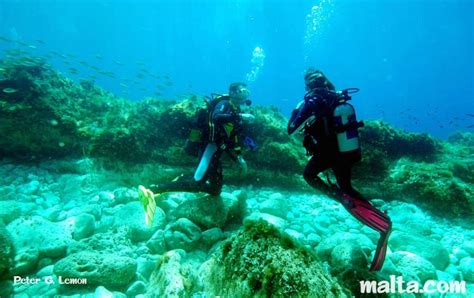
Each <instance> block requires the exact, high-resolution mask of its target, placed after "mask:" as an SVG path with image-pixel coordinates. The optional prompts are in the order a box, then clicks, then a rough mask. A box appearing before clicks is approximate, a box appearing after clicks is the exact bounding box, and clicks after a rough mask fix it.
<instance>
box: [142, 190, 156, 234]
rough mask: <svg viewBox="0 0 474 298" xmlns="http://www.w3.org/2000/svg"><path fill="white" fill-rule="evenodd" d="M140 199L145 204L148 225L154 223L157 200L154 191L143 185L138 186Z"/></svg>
mask: <svg viewBox="0 0 474 298" xmlns="http://www.w3.org/2000/svg"><path fill="white" fill-rule="evenodd" d="M138 199H139V200H140V202H141V203H142V205H143V209H144V210H145V223H146V225H147V226H148V227H151V225H152V224H153V218H154V216H155V208H156V201H155V195H154V194H153V192H152V191H151V190H149V189H147V188H145V187H144V186H143V185H140V186H138Z"/></svg>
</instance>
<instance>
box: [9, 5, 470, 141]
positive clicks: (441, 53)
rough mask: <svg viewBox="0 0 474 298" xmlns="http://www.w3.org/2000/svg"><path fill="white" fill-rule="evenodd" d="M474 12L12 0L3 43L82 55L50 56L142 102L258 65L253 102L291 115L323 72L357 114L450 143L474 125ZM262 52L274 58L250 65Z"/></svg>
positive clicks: (216, 84) (201, 87)
mask: <svg viewBox="0 0 474 298" xmlns="http://www.w3.org/2000/svg"><path fill="white" fill-rule="evenodd" d="M473 11H474V1H470V0H449V1H448V0H447V1H440V0H411V1H409V0H402V1H395V0H393V1H392V0H362V1H356V0H345V1H343V0H333V1H330V0H324V1H315V0H240V1H237V0H234V1H228V0H213V1H211V0H206V1H204V0H194V1H192V0H155V1H143V0H140V1H132V0H118V1H111V0H109V1H106V0H95V1H93V0H83V1H80V0H56V1H53V0H37V1H34V0H24V1H15V0H3V1H0V36H3V37H6V38H9V39H13V40H16V41H24V42H27V43H29V44H31V45H34V47H29V48H28V50H29V51H31V52H32V53H36V54H37V55H44V54H48V53H50V52H51V51H56V52H59V53H63V54H68V55H74V56H66V57H63V58H60V59H58V58H57V57H56V58H52V59H51V64H53V66H54V67H56V68H57V69H59V70H61V71H63V72H65V74H66V75H68V76H70V77H71V78H74V79H78V78H81V77H87V75H89V74H92V73H94V72H95V71H94V70H92V69H90V68H86V67H84V66H83V65H81V64H80V63H79V61H81V60H84V61H86V62H87V63H89V64H92V65H94V66H97V67H98V68H100V69H103V70H105V71H112V72H114V73H115V76H116V78H109V77H105V76H101V75H97V78H96V82H97V83H98V84H99V85H100V86H102V87H104V88H105V89H107V90H110V91H112V92H114V93H116V94H117V95H119V96H123V97H127V98H131V99H133V100H140V99H142V98H144V97H146V96H154V93H156V92H159V93H161V94H162V95H161V96H162V97H166V98H179V97H180V95H183V94H186V93H189V92H197V93H200V94H208V93H211V92H226V91H227V86H228V85H229V83H230V82H233V81H245V79H246V75H247V74H249V72H251V70H252V69H254V70H255V69H257V70H258V71H257V72H256V73H255V76H254V80H253V81H252V82H249V85H250V86H251V89H252V99H253V101H254V103H256V104H263V105H269V104H272V105H275V106H277V107H278V108H280V109H281V111H282V112H283V113H284V114H286V115H289V114H290V112H291V109H292V108H293V106H294V105H295V104H296V103H297V101H299V100H301V98H302V96H303V95H304V86H303V80H302V76H303V72H304V70H305V68H307V67H308V66H315V67H317V68H319V69H321V70H323V71H324V72H325V73H326V75H327V76H328V77H329V78H330V80H331V81H332V82H333V83H334V84H335V85H336V87H337V88H339V89H341V88H345V87H359V88H360V89H361V92H360V93H358V94H357V95H355V96H354V102H353V103H354V104H355V105H356V108H357V111H358V116H359V118H362V119H383V120H385V121H387V122H389V123H391V124H393V125H395V126H397V127H400V128H404V129H407V130H409V131H416V132H428V133H430V134H433V135H435V136H438V137H442V138H444V137H447V136H448V135H449V134H451V133H452V132H454V131H456V130H465V131H473V129H474V128H472V127H469V126H471V125H473V124H474V117H472V116H468V115H466V114H474V87H473V86H474V59H473V53H474V29H473V28H474V18H473V14H472V12H473ZM313 27H314V28H313ZM36 40H41V41H43V42H44V43H42V42H38V41H36ZM12 47H21V45H18V44H16V43H10V44H7V43H4V42H3V43H2V42H0V51H2V50H5V49H6V48H12ZM35 47H36V48H35ZM256 47H260V48H261V49H263V52H264V55H265V58H264V59H261V60H260V61H255V60H256V59H254V63H252V53H253V51H254V49H255V48H256ZM97 56H98V57H97ZM257 60H258V59H257ZM262 60H263V65H262V64H261V62H262ZM65 62H67V63H69V64H65ZM69 67H74V68H77V69H78V70H79V74H77V75H74V74H69V73H67V69H68V68H69ZM141 69H145V70H147V71H149V72H151V73H153V74H156V75H159V76H160V77H159V78H158V77H152V76H148V75H147V74H146V75H140V77H141V78H140V77H139V78H137V77H136V74H137V72H140V70H141ZM142 74H143V71H142ZM164 76H168V77H169V78H168V77H164ZM128 79H130V80H128ZM133 81H136V82H135V83H133ZM157 84H160V86H158V87H157V86H156V85H157ZM157 89H159V90H157ZM125 92H128V93H125Z"/></svg>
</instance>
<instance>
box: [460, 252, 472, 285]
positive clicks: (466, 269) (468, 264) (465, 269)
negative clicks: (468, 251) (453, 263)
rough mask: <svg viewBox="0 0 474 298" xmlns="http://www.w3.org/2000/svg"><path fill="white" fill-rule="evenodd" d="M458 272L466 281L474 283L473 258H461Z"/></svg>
mask: <svg viewBox="0 0 474 298" xmlns="http://www.w3.org/2000/svg"><path fill="white" fill-rule="evenodd" d="M459 271H461V273H462V276H463V277H464V279H465V280H466V281H469V282H474V258H471V257H466V258H463V259H462V260H461V261H460V262H459Z"/></svg>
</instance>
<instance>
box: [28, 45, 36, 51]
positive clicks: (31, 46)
mask: <svg viewBox="0 0 474 298" xmlns="http://www.w3.org/2000/svg"><path fill="white" fill-rule="evenodd" d="M28 47H29V48H30V49H33V50H36V49H37V48H38V47H36V46H34V45H32V44H30V45H28Z"/></svg>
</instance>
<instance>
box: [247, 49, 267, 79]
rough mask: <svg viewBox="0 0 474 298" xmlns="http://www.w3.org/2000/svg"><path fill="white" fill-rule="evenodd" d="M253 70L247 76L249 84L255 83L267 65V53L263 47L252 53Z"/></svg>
mask: <svg viewBox="0 0 474 298" xmlns="http://www.w3.org/2000/svg"><path fill="white" fill-rule="evenodd" d="M250 62H251V63H252V68H251V69H250V71H249V72H248V73H247V74H246V75H245V76H246V79H247V81H248V82H254V81H255V80H256V79H257V77H258V75H259V73H260V70H261V69H262V67H263V65H264V64H265V52H264V51H263V49H262V48H261V47H256V48H255V49H254V50H253V52H252V60H251V61H250Z"/></svg>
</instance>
